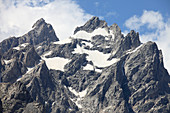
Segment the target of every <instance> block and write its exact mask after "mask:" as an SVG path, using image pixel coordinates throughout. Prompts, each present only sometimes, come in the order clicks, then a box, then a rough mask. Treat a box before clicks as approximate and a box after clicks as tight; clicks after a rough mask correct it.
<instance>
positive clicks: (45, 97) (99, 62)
mask: <svg viewBox="0 0 170 113" xmlns="http://www.w3.org/2000/svg"><path fill="white" fill-rule="evenodd" d="M0 50H1V51H0V59H1V61H0V79H1V82H0V112H2V111H3V112H5V113H9V112H14V113H18V112H19V113H20V112H23V113H32V112H36V113H66V112H68V113H69V112H70V113H76V112H77V113H81V112H85V113H114V112H115V113H143V112H149V113H162V112H163V113H169V112H170V102H169V101H170V87H169V84H170V76H169V74H168V72H167V70H166V69H165V68H164V64H163V56H162V52H161V50H159V49H158V47H157V45H156V43H154V42H147V43H144V44H143V43H141V42H140V39H139V33H136V32H135V31H134V30H132V31H130V33H128V34H127V36H124V35H122V33H121V30H120V28H119V26H118V25H117V24H113V25H112V26H108V25H107V23H106V22H105V21H103V20H99V18H98V17H93V18H91V19H90V20H89V21H88V22H87V23H85V24H84V25H83V26H80V27H77V28H76V29H75V32H74V35H72V36H71V37H70V38H68V39H66V40H64V41H59V39H58V38H57V36H56V35H55V32H54V30H53V28H52V26H51V25H50V24H47V23H46V22H45V20H44V19H40V20H38V21H37V22H36V23H35V24H34V25H33V29H32V30H31V31H30V32H28V33H27V34H25V35H23V36H21V37H17V38H16V37H11V38H8V39H6V40H4V41H2V42H1V43H0Z"/></svg>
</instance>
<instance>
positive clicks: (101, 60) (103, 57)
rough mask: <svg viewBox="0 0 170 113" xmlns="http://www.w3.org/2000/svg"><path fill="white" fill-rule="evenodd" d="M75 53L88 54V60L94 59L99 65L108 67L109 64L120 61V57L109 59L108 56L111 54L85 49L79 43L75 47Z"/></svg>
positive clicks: (95, 63)
mask: <svg viewBox="0 0 170 113" xmlns="http://www.w3.org/2000/svg"><path fill="white" fill-rule="evenodd" d="M73 53H79V54H83V53H86V54H88V56H87V60H88V61H92V62H93V64H94V65H95V66H98V67H107V66H110V65H112V64H114V63H116V62H117V61H119V59H117V58H114V59H112V60H108V58H109V57H110V55H111V54H104V53H102V52H99V51H97V50H94V51H93V50H87V49H84V48H83V47H80V46H79V45H77V48H75V49H74V51H73Z"/></svg>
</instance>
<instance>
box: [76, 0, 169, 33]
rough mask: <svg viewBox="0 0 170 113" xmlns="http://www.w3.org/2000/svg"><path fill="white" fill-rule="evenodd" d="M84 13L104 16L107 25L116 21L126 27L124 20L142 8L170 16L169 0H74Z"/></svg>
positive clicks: (141, 10) (122, 27) (140, 11)
mask: <svg viewBox="0 0 170 113" xmlns="http://www.w3.org/2000/svg"><path fill="white" fill-rule="evenodd" d="M75 1H76V2H77V3H78V4H79V5H80V7H81V8H82V9H84V10H85V12H86V13H89V14H92V15H95V16H99V17H100V16H101V17H104V19H105V20H106V21H107V23H108V25H111V24H113V23H114V22H115V23H117V24H118V25H119V26H120V27H121V29H122V30H123V29H126V28H125V26H124V22H125V21H126V20H127V19H128V18H130V17H131V16H133V15H142V13H143V10H153V11H159V12H160V13H161V14H162V15H163V16H164V17H165V19H167V18H168V17H170V1H169V0H75Z"/></svg>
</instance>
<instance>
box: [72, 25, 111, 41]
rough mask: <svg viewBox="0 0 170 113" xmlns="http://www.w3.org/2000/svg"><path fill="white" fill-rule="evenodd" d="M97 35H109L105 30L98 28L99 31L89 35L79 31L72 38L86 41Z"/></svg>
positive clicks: (96, 30)
mask: <svg viewBox="0 0 170 113" xmlns="http://www.w3.org/2000/svg"><path fill="white" fill-rule="evenodd" d="M96 35H102V36H108V35H109V33H108V31H107V30H106V29H105V28H98V29H95V30H94V31H93V32H92V33H88V32H86V31H78V32H77V33H76V34H74V35H73V36H72V37H73V38H78V39H79V38H80V39H85V40H91V37H93V36H96Z"/></svg>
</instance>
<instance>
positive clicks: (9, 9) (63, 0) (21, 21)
mask: <svg viewBox="0 0 170 113" xmlns="http://www.w3.org/2000/svg"><path fill="white" fill-rule="evenodd" d="M40 18H44V19H45V20H46V22H47V23H50V24H52V26H53V28H54V29H55V31H56V34H57V36H58V37H59V38H60V39H64V38H67V37H69V36H70V35H71V34H72V33H73V30H74V28H75V27H76V26H78V25H81V24H84V23H85V22H86V21H87V20H88V19H89V18H91V15H89V14H86V13H85V12H84V10H83V9H81V8H80V6H79V5H78V4H76V2H74V1H72V0H40V1H38V0H26V1H25V0H24V1H23V0H6V1H5V0H0V22H1V23H0V24H1V26H0V41H2V40H3V39H5V38H8V37H9V36H20V35H23V34H24V33H26V32H28V31H29V30H30V29H31V26H32V25H33V24H34V23H35V22H36V21H37V20H38V19H40Z"/></svg>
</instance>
